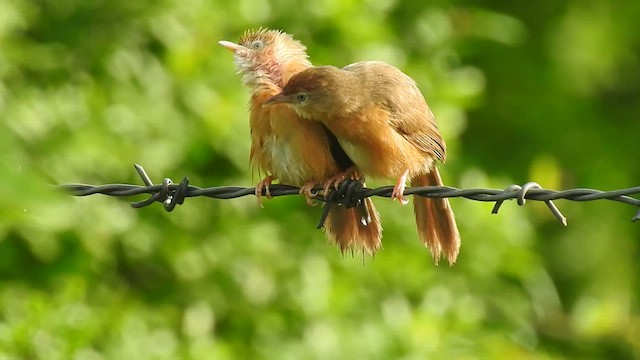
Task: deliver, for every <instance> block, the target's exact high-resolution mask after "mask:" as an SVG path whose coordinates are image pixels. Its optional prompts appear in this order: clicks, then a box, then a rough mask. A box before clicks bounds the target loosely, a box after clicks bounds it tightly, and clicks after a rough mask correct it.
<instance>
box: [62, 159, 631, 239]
mask: <svg viewBox="0 0 640 360" xmlns="http://www.w3.org/2000/svg"><path fill="white" fill-rule="evenodd" d="M134 166H135V169H136V171H137V172H138V174H139V175H140V177H141V178H142V181H143V182H144V183H145V186H141V185H131V184H108V185H86V184H64V185H59V187H60V188H61V189H64V190H66V191H68V192H69V193H70V194H71V195H73V196H88V195H94V194H103V195H109V196H118V197H126V196H134V195H141V194H151V196H150V197H149V198H148V199H146V200H143V201H137V202H132V203H131V206H133V207H134V208H142V207H145V206H149V205H151V204H152V203H154V202H160V203H162V204H163V207H164V209H165V210H166V211H169V212H170V211H172V210H173V209H174V208H175V207H176V206H177V205H182V204H183V203H184V201H185V199H186V198H189V197H197V196H206V197H210V198H215V199H234V198H239V197H243V196H247V195H255V194H256V188H255V187H239V186H216V187H207V188H202V187H198V186H193V185H190V184H189V179H188V178H187V177H184V178H183V179H182V181H180V183H178V184H174V183H173V182H172V181H171V179H169V178H165V179H164V180H163V181H162V183H161V184H158V185H154V184H153V182H152V181H151V178H150V177H149V176H148V175H147V173H146V171H145V170H144V168H143V167H142V166H140V165H138V164H135V165H134ZM321 190H322V188H321V187H316V188H314V189H313V191H314V193H315V194H317V195H316V196H315V197H314V199H316V200H319V201H323V202H325V203H327V206H325V207H324V210H323V214H322V217H321V219H320V222H319V225H318V227H322V225H323V224H324V220H325V219H326V216H327V214H328V213H329V209H330V208H331V206H333V205H343V206H346V207H354V206H357V205H358V204H360V203H361V202H362V201H363V200H364V199H365V198H367V197H371V196H381V197H391V193H392V191H393V186H383V187H379V188H376V189H369V188H365V187H363V184H362V182H361V181H358V180H345V181H343V182H342V183H341V184H340V185H339V186H338V187H337V189H335V191H331V192H330V194H329V195H328V196H326V197H325V196H323V195H322V194H321V193H320V191H321ZM299 192H300V188H298V187H295V186H290V185H278V184H276V185H271V186H270V196H272V197H275V196H286V195H298V194H299ZM404 193H405V195H420V196H424V197H429V198H465V199H469V200H475V201H482V202H495V203H496V204H495V206H494V207H493V209H492V211H491V213H493V214H497V213H498V210H499V209H500V207H501V206H502V204H503V202H504V201H505V200H513V199H515V200H516V201H517V204H518V205H520V206H522V205H524V204H525V203H526V200H534V201H543V202H544V203H545V204H546V205H547V207H548V208H549V210H550V211H551V213H552V214H553V215H554V216H555V217H556V218H557V219H558V221H560V223H562V224H563V225H565V226H566V225H567V220H566V218H565V217H564V215H562V213H561V212H560V210H558V208H557V207H556V206H555V204H554V203H553V200H558V199H564V200H571V201H593V200H610V201H616V202H621V203H625V204H629V205H633V206H635V207H638V208H639V210H638V211H637V212H636V214H635V216H634V217H633V218H632V219H631V221H634V222H635V221H637V220H639V219H640V199H636V198H633V197H630V196H629V195H635V194H640V186H636V187H632V188H628V189H620V190H612V191H601V190H595V189H587V188H578V189H569V190H562V191H559V190H550V189H544V188H542V187H541V186H540V185H538V184H537V183H535V182H528V183H526V184H524V185H515V184H514V185H509V186H507V187H506V188H505V189H487V188H472V189H458V188H454V187H450V186H423V187H409V188H407V189H406V190H405V192H404ZM262 195H263V196H264V195H266V194H265V193H264V190H263V194H262Z"/></svg>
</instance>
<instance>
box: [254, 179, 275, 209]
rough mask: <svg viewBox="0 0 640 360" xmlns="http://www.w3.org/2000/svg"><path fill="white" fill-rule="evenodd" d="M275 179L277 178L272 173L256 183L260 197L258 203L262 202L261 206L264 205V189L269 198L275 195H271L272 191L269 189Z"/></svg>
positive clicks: (257, 194) (257, 195)
mask: <svg viewBox="0 0 640 360" xmlns="http://www.w3.org/2000/svg"><path fill="white" fill-rule="evenodd" d="M273 180H275V178H274V177H273V176H272V175H269V176H266V177H265V178H264V179H262V180H260V182H258V184H257V185H256V197H257V198H258V204H260V207H263V206H262V192H263V191H264V194H265V195H266V196H267V199H271V198H272V197H273V196H271V191H270V190H269V186H271V183H272V182H273Z"/></svg>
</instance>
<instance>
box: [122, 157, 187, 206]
mask: <svg viewBox="0 0 640 360" xmlns="http://www.w3.org/2000/svg"><path fill="white" fill-rule="evenodd" d="M134 167H135V168H136V171H137V172H138V175H140V178H141V179H142V181H143V182H144V184H145V185H147V186H153V182H152V181H151V178H150V177H149V175H147V172H146V171H145V170H144V168H143V167H142V166H141V165H138V164H135V165H134ZM171 185H173V181H171V179H169V178H164V180H162V188H161V189H160V191H158V192H156V193H154V194H153V195H151V196H150V197H149V198H148V199H146V200H142V201H137V202H132V203H131V206H132V207H134V208H136V209H138V208H141V207H145V206H149V205H151V204H153V203H154V202H156V201H158V202H160V203H162V206H163V207H164V209H165V210H166V211H167V212H171V211H173V209H175V207H176V206H177V205H182V204H183V203H184V199H185V197H186V195H187V190H188V189H189V178H188V177H186V176H185V177H184V178H183V179H182V181H180V184H178V186H177V187H171Z"/></svg>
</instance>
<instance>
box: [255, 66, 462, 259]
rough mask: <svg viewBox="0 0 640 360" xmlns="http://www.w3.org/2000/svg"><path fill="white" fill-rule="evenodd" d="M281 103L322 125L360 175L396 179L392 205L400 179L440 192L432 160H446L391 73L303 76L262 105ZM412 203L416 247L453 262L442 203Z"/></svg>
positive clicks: (401, 80)
mask: <svg viewBox="0 0 640 360" xmlns="http://www.w3.org/2000/svg"><path fill="white" fill-rule="evenodd" d="M282 103H285V104H288V105H289V106H290V107H291V108H292V109H293V110H294V111H296V113H298V115H300V116H302V117H304V118H307V119H309V120H317V121H320V122H322V123H324V124H325V125H326V126H327V127H328V128H329V130H330V131H331V132H332V133H333V134H335V136H336V137H337V139H338V141H339V142H340V145H341V146H342V148H343V149H344V150H345V152H346V153H347V154H348V155H349V157H350V158H351V159H352V160H353V162H354V163H355V164H356V166H357V168H358V170H359V171H361V172H362V173H364V174H365V175H367V176H371V177H374V178H395V179H398V182H397V185H396V187H395V188H394V192H393V195H394V197H396V198H398V199H399V200H401V201H404V196H403V192H404V186H405V182H406V180H407V179H409V180H411V182H412V184H413V185H415V186H427V185H442V180H441V179H440V174H439V173H438V169H437V168H436V166H435V160H440V161H442V162H444V161H445V160H446V146H445V142H444V140H443V139H442V136H441V135H440V132H439V131H438V127H437V125H436V122H435V118H434V116H433V113H432V112H431V110H430V109H429V107H428V106H427V103H426V101H425V100H424V97H423V96H422V94H421V93H420V90H419V89H418V87H417V85H416V84H415V82H414V81H413V79H411V78H410V77H409V76H407V75H405V74H404V73H402V72H401V71H400V70H398V69H397V68H395V67H393V66H391V65H388V64H386V63H383V62H375V61H367V62H358V63H355V64H351V65H349V66H347V67H345V68H343V69H339V68H336V67H333V66H321V67H316V68H310V69H306V70H305V71H303V72H301V73H299V74H297V75H295V76H293V77H292V78H291V79H290V80H289V82H288V83H287V84H286V86H285V87H284V88H283V91H282V93H280V94H278V95H276V96H274V97H273V98H271V100H269V101H268V103H267V104H274V105H278V104H282ZM414 199H415V200H414V208H415V212H416V223H417V226H418V234H419V236H420V238H421V240H422V241H423V242H424V243H425V244H426V245H427V246H428V247H429V249H430V250H431V252H432V254H433V256H434V258H435V259H436V260H437V259H439V258H440V256H441V255H444V256H445V257H446V258H447V259H448V260H449V262H450V263H453V262H455V260H456V257H457V255H458V251H459V247H460V235H459V233H458V228H457V225H456V222H455V218H454V216H453V212H452V210H451V208H450V206H449V202H448V200H447V199H430V198H425V197H418V196H416V197H415V198H414Z"/></svg>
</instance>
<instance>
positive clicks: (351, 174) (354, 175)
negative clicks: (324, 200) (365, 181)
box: [323, 166, 364, 196]
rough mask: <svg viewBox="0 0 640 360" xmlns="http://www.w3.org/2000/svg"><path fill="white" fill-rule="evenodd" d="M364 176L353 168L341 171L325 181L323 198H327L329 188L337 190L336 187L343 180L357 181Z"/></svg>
mask: <svg viewBox="0 0 640 360" xmlns="http://www.w3.org/2000/svg"><path fill="white" fill-rule="evenodd" d="M363 176H364V175H363V174H362V173H361V172H360V171H358V169H357V168H356V167H355V166H351V167H349V168H348V169H347V170H345V171H342V172H340V173H338V174H336V175H334V176H332V177H330V178H329V179H328V180H327V181H325V183H324V186H323V191H324V196H327V194H328V193H329V189H330V188H332V187H333V188H334V189H336V190H337V189H338V185H340V183H341V182H343V181H344V180H345V179H351V180H359V179H362V177H363Z"/></svg>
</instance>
